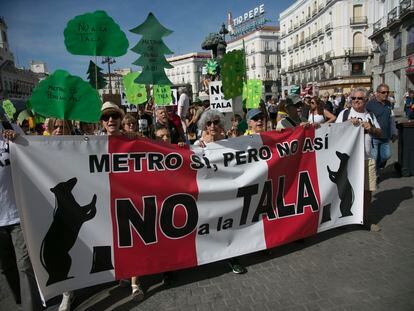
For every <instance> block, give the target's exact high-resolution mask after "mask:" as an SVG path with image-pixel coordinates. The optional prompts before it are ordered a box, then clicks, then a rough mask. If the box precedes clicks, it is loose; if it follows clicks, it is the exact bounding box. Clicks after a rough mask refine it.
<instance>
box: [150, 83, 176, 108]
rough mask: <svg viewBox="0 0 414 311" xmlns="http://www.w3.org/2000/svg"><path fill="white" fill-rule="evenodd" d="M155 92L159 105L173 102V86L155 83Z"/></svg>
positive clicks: (155, 98) (156, 101)
mask: <svg viewBox="0 0 414 311" xmlns="http://www.w3.org/2000/svg"><path fill="white" fill-rule="evenodd" d="M153 92H154V100H155V104H156V105H157V106H166V105H169V104H170V103H171V102H172V97H171V87H170V86H169V85H154V88H153Z"/></svg>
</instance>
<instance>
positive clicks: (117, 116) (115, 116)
mask: <svg viewBox="0 0 414 311" xmlns="http://www.w3.org/2000/svg"><path fill="white" fill-rule="evenodd" d="M110 118H112V119H113V120H115V119H120V118H121V114H119V113H116V112H115V113H108V114H104V115H103V116H101V120H102V121H105V122H107V121H109V119H110Z"/></svg>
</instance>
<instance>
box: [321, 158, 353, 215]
mask: <svg viewBox="0 0 414 311" xmlns="http://www.w3.org/2000/svg"><path fill="white" fill-rule="evenodd" d="M336 155H337V156H338V158H339V160H341V162H340V164H339V168H338V171H337V172H333V171H332V170H331V169H330V168H329V166H326V167H327V169H328V173H329V179H330V180H331V181H332V182H333V183H335V184H336V186H337V188H338V195H339V198H340V199H341V204H340V206H339V209H340V211H341V214H342V215H341V217H347V216H352V215H353V214H352V212H351V208H352V204H353V203H354V189H353V188H352V185H351V183H350V182H349V179H348V170H347V169H348V160H349V155H347V154H346V153H341V152H339V151H337V152H336Z"/></svg>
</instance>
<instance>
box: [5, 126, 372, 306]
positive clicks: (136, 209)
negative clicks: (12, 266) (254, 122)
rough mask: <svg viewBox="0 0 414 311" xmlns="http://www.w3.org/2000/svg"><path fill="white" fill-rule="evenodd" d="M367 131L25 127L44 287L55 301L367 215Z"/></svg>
mask: <svg viewBox="0 0 414 311" xmlns="http://www.w3.org/2000/svg"><path fill="white" fill-rule="evenodd" d="M363 136H364V134H363V130H362V129H361V128H358V127H355V126H353V125H352V124H350V122H346V123H341V124H334V125H332V126H327V125H326V126H324V125H323V126H322V127H321V128H319V129H317V130H315V129H314V128H307V129H304V128H302V127H300V128H298V129H296V130H286V131H284V132H280V133H279V132H275V131H273V132H265V133H261V134H255V135H248V136H241V137H237V138H232V139H228V140H222V141H219V142H216V143H210V144H208V145H207V147H206V148H200V147H192V148H191V149H185V148H179V147H177V146H175V145H170V144H164V143H162V142H155V141H151V140H148V139H145V138H139V139H137V140H129V139H127V138H124V137H116V136H93V137H86V138H84V137H82V136H63V137H58V136H49V137H42V136H40V137H39V136H20V137H18V138H17V140H16V141H15V143H12V144H11V166H12V174H13V184H14V189H15V194H16V200H17V204H18V207H19V211H20V215H21V220H22V225H23V228H24V232H25V237H26V242H27V246H28V250H29V253H30V257H31V260H32V263H33V267H34V270H35V273H36V277H37V280H38V283H39V286H40V289H41V291H42V293H43V295H44V297H45V298H46V299H48V298H51V297H53V296H55V295H57V294H59V293H62V292H64V291H67V290H74V289H77V288H83V287H87V286H91V285H94V284H99V283H103V282H107V281H111V280H115V279H120V278H129V277H131V276H136V275H145V274H154V273H159V272H163V271H174V270H177V269H183V268H187V267H193V266H197V265H201V264H206V263H210V262H214V261H218V260H222V259H225V258H231V257H235V256H240V255H243V254H247V253H251V252H256V251H259V250H263V249H267V248H272V247H276V246H278V245H282V244H285V243H289V242H291V241H294V240H297V239H301V238H304V237H307V236H310V235H313V234H316V233H318V232H321V231H324V230H327V229H330V228H335V227H338V226H342V225H346V224H360V223H362V218H363V193H364V191H363V189H364V141H363ZM160 184H162V185H165V186H160Z"/></svg>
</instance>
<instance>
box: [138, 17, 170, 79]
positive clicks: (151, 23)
mask: <svg viewBox="0 0 414 311" xmlns="http://www.w3.org/2000/svg"><path fill="white" fill-rule="evenodd" d="M130 31H131V32H133V33H136V34H139V35H142V38H141V40H140V41H139V42H138V43H137V45H135V46H134V47H133V48H132V49H131V51H133V52H135V53H138V54H141V57H140V58H138V59H137V60H136V61H135V62H133V64H134V65H137V66H141V67H142V73H141V74H140V75H139V77H138V78H137V79H136V80H135V83H138V84H153V85H172V82H171V81H170V80H169V79H168V77H167V75H166V74H165V71H164V69H165V68H173V66H171V65H170V63H168V62H167V60H166V59H165V57H164V55H165V54H173V52H172V51H171V50H170V49H169V48H168V47H167V46H166V45H165V43H164V42H163V41H162V40H161V38H162V37H165V36H168V35H170V34H171V33H172V31H171V30H169V29H167V28H165V27H164V26H162V25H161V24H160V23H159V21H158V20H157V19H156V18H155V16H154V14H152V13H149V14H148V17H147V19H146V20H145V22H143V23H142V24H141V25H139V26H137V27H135V28H134V29H131V30H130Z"/></svg>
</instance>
